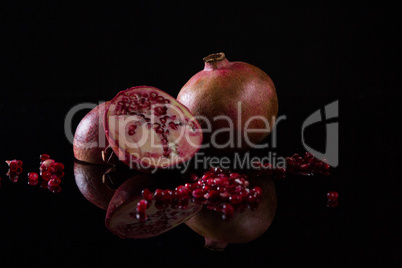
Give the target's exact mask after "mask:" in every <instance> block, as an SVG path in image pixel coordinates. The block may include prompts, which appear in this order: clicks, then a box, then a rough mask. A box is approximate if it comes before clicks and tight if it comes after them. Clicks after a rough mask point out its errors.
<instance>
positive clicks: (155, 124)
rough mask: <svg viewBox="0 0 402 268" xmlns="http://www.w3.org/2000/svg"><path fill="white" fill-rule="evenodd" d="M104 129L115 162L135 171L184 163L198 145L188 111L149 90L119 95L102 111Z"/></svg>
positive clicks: (199, 140) (196, 127)
mask: <svg viewBox="0 0 402 268" xmlns="http://www.w3.org/2000/svg"><path fill="white" fill-rule="evenodd" d="M104 127H105V133H106V136H107V138H108V141H109V144H110V146H111V147H112V149H113V151H114V152H115V154H116V155H117V156H118V158H119V159H120V160H121V161H122V162H124V163H125V164H127V165H129V166H130V167H133V168H136V169H139V170H147V169H149V168H167V167H169V166H172V165H176V164H179V163H182V162H185V161H187V160H189V159H191V158H192V157H193V156H194V154H195V153H196V152H197V151H198V150H199V148H200V145H201V143H202V130H201V127H200V125H199V123H198V122H197V120H196V119H195V118H194V117H193V115H192V114H191V113H190V111H189V110H188V109H187V108H186V107H185V106H184V105H182V104H181V103H179V102H178V101H176V100H175V99H174V98H173V97H172V96H170V95H169V94H167V93H165V92H163V91H161V90H159V89H157V88H155V87H150V86H138V87H132V88H129V89H127V90H124V91H121V92H119V93H118V94H117V96H116V97H115V98H114V99H113V100H111V101H110V104H109V106H108V107H107V109H106V112H105V115H104Z"/></svg>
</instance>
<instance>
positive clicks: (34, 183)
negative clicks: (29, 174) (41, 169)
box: [28, 179, 39, 186]
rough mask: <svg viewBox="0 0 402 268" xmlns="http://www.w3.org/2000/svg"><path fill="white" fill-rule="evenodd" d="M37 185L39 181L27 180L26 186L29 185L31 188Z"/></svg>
mask: <svg viewBox="0 0 402 268" xmlns="http://www.w3.org/2000/svg"><path fill="white" fill-rule="evenodd" d="M38 183H39V180H37V179H36V180H28V185H31V186H35V185H38Z"/></svg>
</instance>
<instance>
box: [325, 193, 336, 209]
mask: <svg viewBox="0 0 402 268" xmlns="http://www.w3.org/2000/svg"><path fill="white" fill-rule="evenodd" d="M338 197H339V194H338V192H336V191H329V192H328V193H327V207H330V208H334V207H337V206H338Z"/></svg>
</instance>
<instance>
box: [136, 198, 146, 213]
mask: <svg viewBox="0 0 402 268" xmlns="http://www.w3.org/2000/svg"><path fill="white" fill-rule="evenodd" d="M147 206H148V201H147V200H145V199H141V200H140V201H138V203H137V212H138V213H145V211H146V209H147Z"/></svg>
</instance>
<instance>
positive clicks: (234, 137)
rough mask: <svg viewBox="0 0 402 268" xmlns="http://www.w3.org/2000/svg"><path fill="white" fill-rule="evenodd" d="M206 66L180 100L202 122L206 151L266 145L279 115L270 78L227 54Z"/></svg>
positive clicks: (215, 56) (211, 59)
mask: <svg viewBox="0 0 402 268" xmlns="http://www.w3.org/2000/svg"><path fill="white" fill-rule="evenodd" d="M204 62H205V66H204V70H202V71H200V72H198V73H197V74H195V75H194V76H193V77H191V79H190V80H189V81H188V82H187V83H186V84H185V85H184V86H183V88H182V89H181V90H180V92H179V94H178V96H177V100H178V101H180V102H181V103H183V104H184V105H185V106H187V107H188V109H189V110H190V111H191V112H192V113H193V115H194V116H195V117H196V118H197V119H198V120H199V122H200V124H201V126H202V127H203V129H204V143H205V147H207V145H209V148H207V151H211V152H213V153H218V154H230V153H233V152H240V151H245V150H247V149H249V148H252V147H253V145H254V144H258V143H260V142H261V141H263V140H264V139H265V138H266V137H267V136H268V135H269V133H270V132H271V131H272V128H273V127H274V123H275V118H276V116H277V113H278V99H277V95H276V90H275V86H274V83H273V82H272V80H271V78H270V77H269V76H268V75H267V74H266V73H265V72H263V71H262V70H261V69H259V68H257V67H255V66H253V65H251V64H248V63H245V62H229V61H228V60H227V59H226V57H225V54H224V53H216V54H211V55H209V56H207V57H205V58H204ZM209 124H210V125H209ZM247 130H249V132H247ZM252 130H254V131H252Z"/></svg>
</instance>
